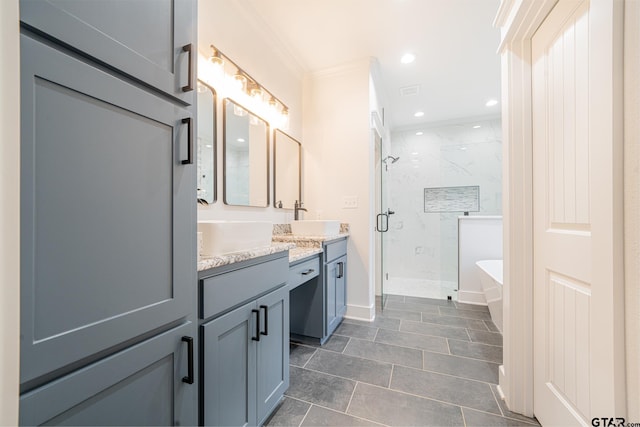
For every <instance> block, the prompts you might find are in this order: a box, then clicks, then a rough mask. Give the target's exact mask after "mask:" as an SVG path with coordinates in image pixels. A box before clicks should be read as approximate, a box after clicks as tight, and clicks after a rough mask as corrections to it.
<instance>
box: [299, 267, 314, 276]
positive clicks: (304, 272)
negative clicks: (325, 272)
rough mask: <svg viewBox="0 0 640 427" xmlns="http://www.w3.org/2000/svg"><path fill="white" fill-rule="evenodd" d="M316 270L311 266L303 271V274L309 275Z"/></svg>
mask: <svg viewBox="0 0 640 427" xmlns="http://www.w3.org/2000/svg"><path fill="white" fill-rule="evenodd" d="M314 271H315V270H314V269H313V268H310V269H308V270H307V271H303V272H302V275H303V276H307V275H309V274H311V273H313V272H314Z"/></svg>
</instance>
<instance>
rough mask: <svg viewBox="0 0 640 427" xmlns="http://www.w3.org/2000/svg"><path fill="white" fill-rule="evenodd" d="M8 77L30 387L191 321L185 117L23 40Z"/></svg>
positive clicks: (190, 198) (24, 372)
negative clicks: (16, 121) (14, 89)
mask: <svg viewBox="0 0 640 427" xmlns="http://www.w3.org/2000/svg"><path fill="white" fill-rule="evenodd" d="M21 78H22V82H21V132H22V135H21V138H22V142H21V224H20V227H21V242H22V243H21V285H22V286H21V364H20V376H21V382H22V383H23V389H24V387H26V389H30V388H32V387H34V386H37V385H38V384H40V383H41V382H42V381H44V377H43V378H41V379H39V380H38V381H36V382H34V383H30V384H26V385H25V383H26V382H28V381H31V380H34V379H36V378H38V377H40V376H42V375H44V374H47V373H51V372H52V371H54V370H58V369H60V368H64V369H63V370H62V371H57V372H56V373H55V374H54V375H55V376H58V375H62V374H64V373H65V372H69V371H70V370H71V369H72V368H73V369H75V368H76V367H77V366H78V364H79V362H80V361H82V363H89V362H91V361H93V360H95V358H97V357H104V355H105V354H108V352H109V351H111V350H110V348H112V347H114V346H116V345H120V344H121V343H122V342H125V341H127V340H130V339H134V338H135V337H137V336H140V335H142V334H145V333H147V332H149V331H152V330H154V329H157V328H159V327H161V326H162V325H167V324H169V323H171V322H175V321H176V320H179V319H181V318H186V316H187V315H188V314H189V313H191V312H192V311H193V301H194V300H193V296H194V294H193V292H194V288H195V287H194V283H195V282H196V278H195V272H196V262H195V243H194V236H195V203H194V200H195V170H194V167H193V165H189V164H187V165H183V164H182V159H184V158H186V152H187V145H188V144H187V134H188V132H187V130H188V129H187V124H185V123H182V120H183V119H184V118H187V117H189V116H190V113H189V111H187V110H185V109H182V108H178V107H176V106H175V105H174V104H172V103H171V102H168V101H165V100H164V99H161V98H158V97H156V96H153V95H152V94H150V93H149V92H146V91H143V90H141V89H139V88H137V87H135V86H133V85H131V84H128V83H125V82H124V81H122V80H120V79H118V78H115V77H113V76H112V75H110V74H107V73H105V72H103V71H101V70H99V69H97V68H94V67H92V66H90V65H88V64H87V63H85V62H82V61H80V60H78V59H76V58H73V57H71V56H68V55H65V54H64V53H62V52H60V51H58V50H56V49H53V48H51V47H49V46H47V45H45V44H42V43H40V42H39V41H36V40H34V39H31V38H30V37H28V36H25V35H22V36H21ZM98 353H100V354H99V356H98ZM72 364H73V365H72ZM48 378H49V379H50V377H48Z"/></svg>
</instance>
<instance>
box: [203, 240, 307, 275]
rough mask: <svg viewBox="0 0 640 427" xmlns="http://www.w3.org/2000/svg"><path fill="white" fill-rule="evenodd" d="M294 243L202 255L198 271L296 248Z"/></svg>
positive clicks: (273, 244)
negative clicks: (209, 255) (214, 254)
mask: <svg viewBox="0 0 640 427" xmlns="http://www.w3.org/2000/svg"><path fill="white" fill-rule="evenodd" d="M295 247H296V245H295V244H294V243H287V242H280V243H272V244H271V246H264V247H261V248H253V249H249V250H247V251H241V252H231V253H228V254H223V255H217V256H213V257H202V258H201V259H200V261H198V271H203V270H208V269H210V268H216V267H222V266H223V265H229V264H233V263H236V262H241V261H246V260H249V259H253V258H257V257H260V256H264V255H271V254H275V253H278V252H284V251H287V250H291V249H293V248H295Z"/></svg>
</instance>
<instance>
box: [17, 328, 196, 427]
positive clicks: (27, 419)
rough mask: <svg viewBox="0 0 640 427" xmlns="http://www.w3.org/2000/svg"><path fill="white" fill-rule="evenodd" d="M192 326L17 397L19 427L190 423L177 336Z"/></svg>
mask: <svg viewBox="0 0 640 427" xmlns="http://www.w3.org/2000/svg"><path fill="white" fill-rule="evenodd" d="M193 332H195V326H194V324H193V323H191V322H188V323H185V324H183V325H181V326H179V327H177V328H174V329H171V330H169V331H167V332H165V333H162V334H160V335H158V336H155V337H153V338H151V339H149V340H146V341H143V342H141V343H139V344H137V345H135V346H133V347H129V348H127V349H126V350H123V351H121V352H119V353H116V354H114V355H112V356H109V357H107V358H105V359H102V360H100V361H98V362H96V363H93V364H91V365H88V366H86V367H84V368H82V369H80V370H77V371H74V372H73V373H72V374H69V375H67V376H64V377H62V378H59V379H58V380H56V381H53V382H52V383H49V384H46V385H44V386H42V387H40V388H37V389H35V390H33V391H31V392H29V393H26V394H23V395H22V396H21V397H20V424H21V425H40V424H49V425H194V424H195V423H196V421H197V420H196V416H195V415H196V410H195V409H196V408H195V404H196V402H197V384H187V383H184V382H182V378H183V377H184V376H185V375H187V366H188V365H187V356H188V354H187V353H188V352H187V346H186V344H185V343H184V342H182V340H181V338H182V336H185V335H190V336H193V335H191V334H192V333H193Z"/></svg>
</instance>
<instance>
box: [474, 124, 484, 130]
mask: <svg viewBox="0 0 640 427" xmlns="http://www.w3.org/2000/svg"><path fill="white" fill-rule="evenodd" d="M481 127H482V126H480V125H475V126H474V127H473V128H474V129H480V128H481Z"/></svg>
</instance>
